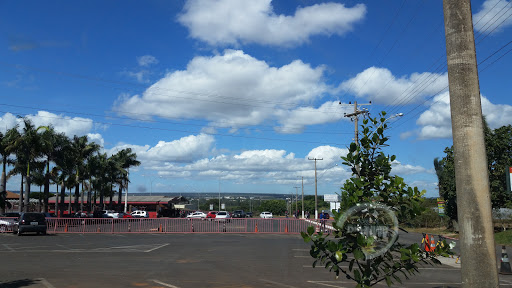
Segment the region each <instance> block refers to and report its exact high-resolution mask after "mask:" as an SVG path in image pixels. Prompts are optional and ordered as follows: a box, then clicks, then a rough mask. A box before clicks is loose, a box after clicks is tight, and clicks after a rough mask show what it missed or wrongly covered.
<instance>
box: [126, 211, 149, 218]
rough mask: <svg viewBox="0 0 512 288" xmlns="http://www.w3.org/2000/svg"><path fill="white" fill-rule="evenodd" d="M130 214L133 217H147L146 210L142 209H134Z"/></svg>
mask: <svg viewBox="0 0 512 288" xmlns="http://www.w3.org/2000/svg"><path fill="white" fill-rule="evenodd" d="M130 215H132V217H133V218H149V213H148V211H144V210H135V211H133V212H132V213H130Z"/></svg>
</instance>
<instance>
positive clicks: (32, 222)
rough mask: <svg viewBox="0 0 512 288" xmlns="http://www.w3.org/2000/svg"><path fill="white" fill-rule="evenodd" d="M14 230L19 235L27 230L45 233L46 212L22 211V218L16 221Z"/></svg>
mask: <svg viewBox="0 0 512 288" xmlns="http://www.w3.org/2000/svg"><path fill="white" fill-rule="evenodd" d="M12 231H13V233H15V234H18V236H21V234H23V233H25V232H36V233H37V234H40V233H41V234H43V235H45V234H46V219H45V215H44V213H33V212H27V213H21V215H20V218H18V220H17V221H16V222H15V223H14V226H13V229H12Z"/></svg>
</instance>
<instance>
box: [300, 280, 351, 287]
mask: <svg viewBox="0 0 512 288" xmlns="http://www.w3.org/2000/svg"><path fill="white" fill-rule="evenodd" d="M323 282H326V281H322V282H320V281H308V283H312V284H318V285H322V286H327V287H336V288H343V286H337V285H336V286H334V285H331V284H327V283H323ZM340 284H341V283H340Z"/></svg>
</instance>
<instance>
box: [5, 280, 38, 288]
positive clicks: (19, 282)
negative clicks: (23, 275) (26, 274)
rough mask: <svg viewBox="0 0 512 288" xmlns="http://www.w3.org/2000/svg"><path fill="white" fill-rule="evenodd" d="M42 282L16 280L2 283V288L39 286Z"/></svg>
mask: <svg viewBox="0 0 512 288" xmlns="http://www.w3.org/2000/svg"><path fill="white" fill-rule="evenodd" d="M39 282H40V280H33V279H23V280H15V281H10V282H3V283H0V288H18V287H28V286H31V285H34V284H38V283H39Z"/></svg>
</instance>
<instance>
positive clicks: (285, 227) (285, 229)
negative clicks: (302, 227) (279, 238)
mask: <svg viewBox="0 0 512 288" xmlns="http://www.w3.org/2000/svg"><path fill="white" fill-rule="evenodd" d="M284 233H288V224H286V226H284Z"/></svg>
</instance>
